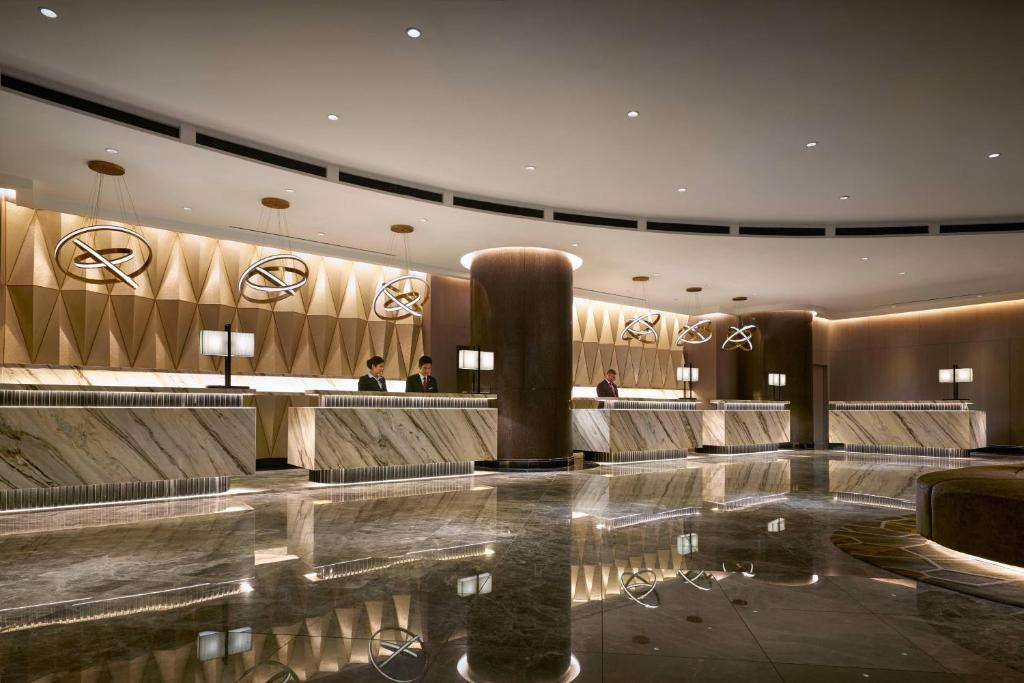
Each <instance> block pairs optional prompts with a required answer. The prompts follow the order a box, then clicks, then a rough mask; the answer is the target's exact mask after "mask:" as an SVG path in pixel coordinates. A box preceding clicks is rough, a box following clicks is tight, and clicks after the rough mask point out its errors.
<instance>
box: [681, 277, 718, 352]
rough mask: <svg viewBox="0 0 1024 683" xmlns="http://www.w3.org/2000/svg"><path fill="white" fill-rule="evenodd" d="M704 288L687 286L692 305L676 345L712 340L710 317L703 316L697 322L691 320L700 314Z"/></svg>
mask: <svg viewBox="0 0 1024 683" xmlns="http://www.w3.org/2000/svg"><path fill="white" fill-rule="evenodd" d="M702 289H703V288H702V287H687V288H686V292H687V294H689V295H690V306H689V310H688V311H687V319H686V325H685V326H684V327H683V328H682V329H681V330H680V331H679V335H678V336H677V337H676V342H675V345H676V346H682V345H683V344H703V343H704V342H709V341H711V335H712V331H711V320H710V318H701V319H699V320H697V321H696V322H691V321H692V320H693V319H694V318H696V317H697V316H698V315H699V314H700V293H701V290H702Z"/></svg>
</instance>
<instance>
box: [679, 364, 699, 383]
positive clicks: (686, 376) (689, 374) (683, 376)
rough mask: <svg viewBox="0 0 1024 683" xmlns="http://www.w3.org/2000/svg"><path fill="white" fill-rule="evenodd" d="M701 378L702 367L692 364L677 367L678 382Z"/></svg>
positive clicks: (693, 380) (695, 380) (694, 380)
mask: <svg viewBox="0 0 1024 683" xmlns="http://www.w3.org/2000/svg"><path fill="white" fill-rule="evenodd" d="M699 378H700V368H695V367H693V366H692V365H684V366H682V367H679V368H676V381H678V382H697V381H699Z"/></svg>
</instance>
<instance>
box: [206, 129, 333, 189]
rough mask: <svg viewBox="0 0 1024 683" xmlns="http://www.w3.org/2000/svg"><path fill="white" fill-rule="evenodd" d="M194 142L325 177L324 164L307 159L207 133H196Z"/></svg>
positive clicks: (325, 168)
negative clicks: (312, 162)
mask: <svg viewBox="0 0 1024 683" xmlns="http://www.w3.org/2000/svg"><path fill="white" fill-rule="evenodd" d="M196 144H197V145H201V146H203V147H210V148H211V149H219V150H220V151H222V152H227V153H228V154H234V155H236V156H240V157H245V158H246V159H253V160H254V161H262V162H263V163H265V164H271V165H273V166H278V167H280V168H287V169H289V170H291V171H299V172H300V173H308V174H309V175H315V176H319V177H321V178H326V177H327V167H326V166H318V165H317V164H311V163H309V162H308V161H300V160H299V159H292V158H291V157H286V156H283V155H281V154H275V153H273V152H267V151H264V150H262V149H257V148H255V147H250V146H248V145H242V144H239V143H237V142H232V141H231V140H224V139H223V138H217V137H214V136H212V135H207V134H206V133H198V132H197V133H196Z"/></svg>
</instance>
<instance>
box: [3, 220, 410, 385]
mask: <svg viewBox="0 0 1024 683" xmlns="http://www.w3.org/2000/svg"><path fill="white" fill-rule="evenodd" d="M3 207H4V211H3V213H2V216H0V230H2V240H0V331H2V335H0V360H2V362H3V363H4V364H7V365H16V364H23V365H44V364H45V365H65V366H77V367H102V368H112V369H125V368H135V369H144V370H181V371H189V372H196V371H209V372H214V371H217V370H218V369H219V368H220V361H219V360H218V359H213V358H207V357H204V356H201V355H200V353H199V332H200V331H201V330H203V329H222V328H223V326H224V325H225V324H226V323H231V324H232V325H233V327H234V329H236V330H239V331H242V332H253V333H254V334H255V335H256V356H255V357H254V358H252V359H242V358H239V359H237V360H236V366H235V367H236V372H239V373H250V372H251V373H257V374H267V375H284V374H296V375H322V376H325V377H353V376H356V375H360V374H362V373H363V372H364V371H365V370H364V367H365V366H364V362H365V360H366V358H368V357H370V356H372V355H377V354H379V355H381V356H384V358H385V359H386V360H387V361H388V370H389V372H388V376H389V377H390V376H405V375H407V374H409V373H410V372H412V371H413V370H414V363H415V359H416V358H418V357H419V356H420V355H422V354H423V353H424V349H423V335H422V328H421V319H420V318H415V319H407V320H403V321H400V322H398V323H395V322H392V321H384V320H381V319H380V318H377V317H376V316H374V315H373V313H372V303H373V301H372V298H373V294H374V290H375V287H376V283H377V282H380V281H381V280H382V279H384V278H385V277H392V276H394V275H397V274H399V271H397V270H396V269H395V268H393V267H385V266H379V265H374V264H369V263H356V262H353V261H347V260H344V259H338V258H332V257H327V256H318V255H315V254H300V256H301V257H302V259H303V260H304V261H305V262H306V263H307V265H308V266H309V273H310V277H309V284H308V285H307V286H306V287H304V288H302V289H301V290H300V291H299V292H296V293H295V294H293V295H290V296H286V297H284V298H283V299H279V300H277V301H273V302H265V301H259V300H254V298H253V297H244V296H240V295H239V294H238V287H237V283H238V278H239V276H240V275H241V273H242V271H243V270H244V269H245V267H246V266H248V264H249V263H251V262H252V260H253V259H254V258H255V257H256V255H257V254H261V255H268V254H271V253H275V252H274V250H272V249H267V248H257V247H256V246H255V245H251V244H244V243H241V242H233V241H229V240H218V239H214V238H212V237H204V236H201V235H191V234H186V233H179V232H174V231H171V230H162V229H159V228H151V227H142V228H139V229H138V230H139V232H140V234H141V235H143V236H144V237H145V239H146V242H147V243H148V244H149V245H150V247H151V249H152V254H151V258H150V262H149V264H148V266H147V267H146V268H145V269H144V270H142V271H141V272H138V273H137V274H134V275H133V279H134V280H135V282H136V284H137V285H138V287H137V288H132V287H129V286H128V285H127V284H124V283H120V282H118V283H114V284H109V283H106V282H103V281H101V280H102V277H103V276H102V273H99V272H95V271H94V272H91V273H90V272H76V271H75V268H74V267H73V266H72V265H70V263H69V262H70V257H68V256H66V255H65V256H62V262H61V263H58V262H56V261H55V260H54V257H53V249H54V248H55V245H56V244H57V242H58V241H59V240H60V239H61V237H63V236H64V235H67V234H68V233H69V232H71V231H72V230H74V229H76V228H78V227H81V226H82V225H83V219H82V218H81V217H80V216H75V215H72V214H62V213H58V212H53V211H35V210H33V209H30V208H26V207H22V206H18V205H16V204H13V203H11V202H4V203H3ZM371 320H372V321H373V322H372V323H370V321H371ZM368 323H370V324H368ZM397 326H401V330H396V327H397Z"/></svg>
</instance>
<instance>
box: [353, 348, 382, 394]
mask: <svg viewBox="0 0 1024 683" xmlns="http://www.w3.org/2000/svg"><path fill="white" fill-rule="evenodd" d="M366 367H367V368H369V369H370V372H369V374H366V375H363V376H362V377H360V378H359V391H387V390H388V384H387V382H385V381H384V359H383V358H381V357H380V356H374V357H373V358H371V359H370V360H368V361H366Z"/></svg>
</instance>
